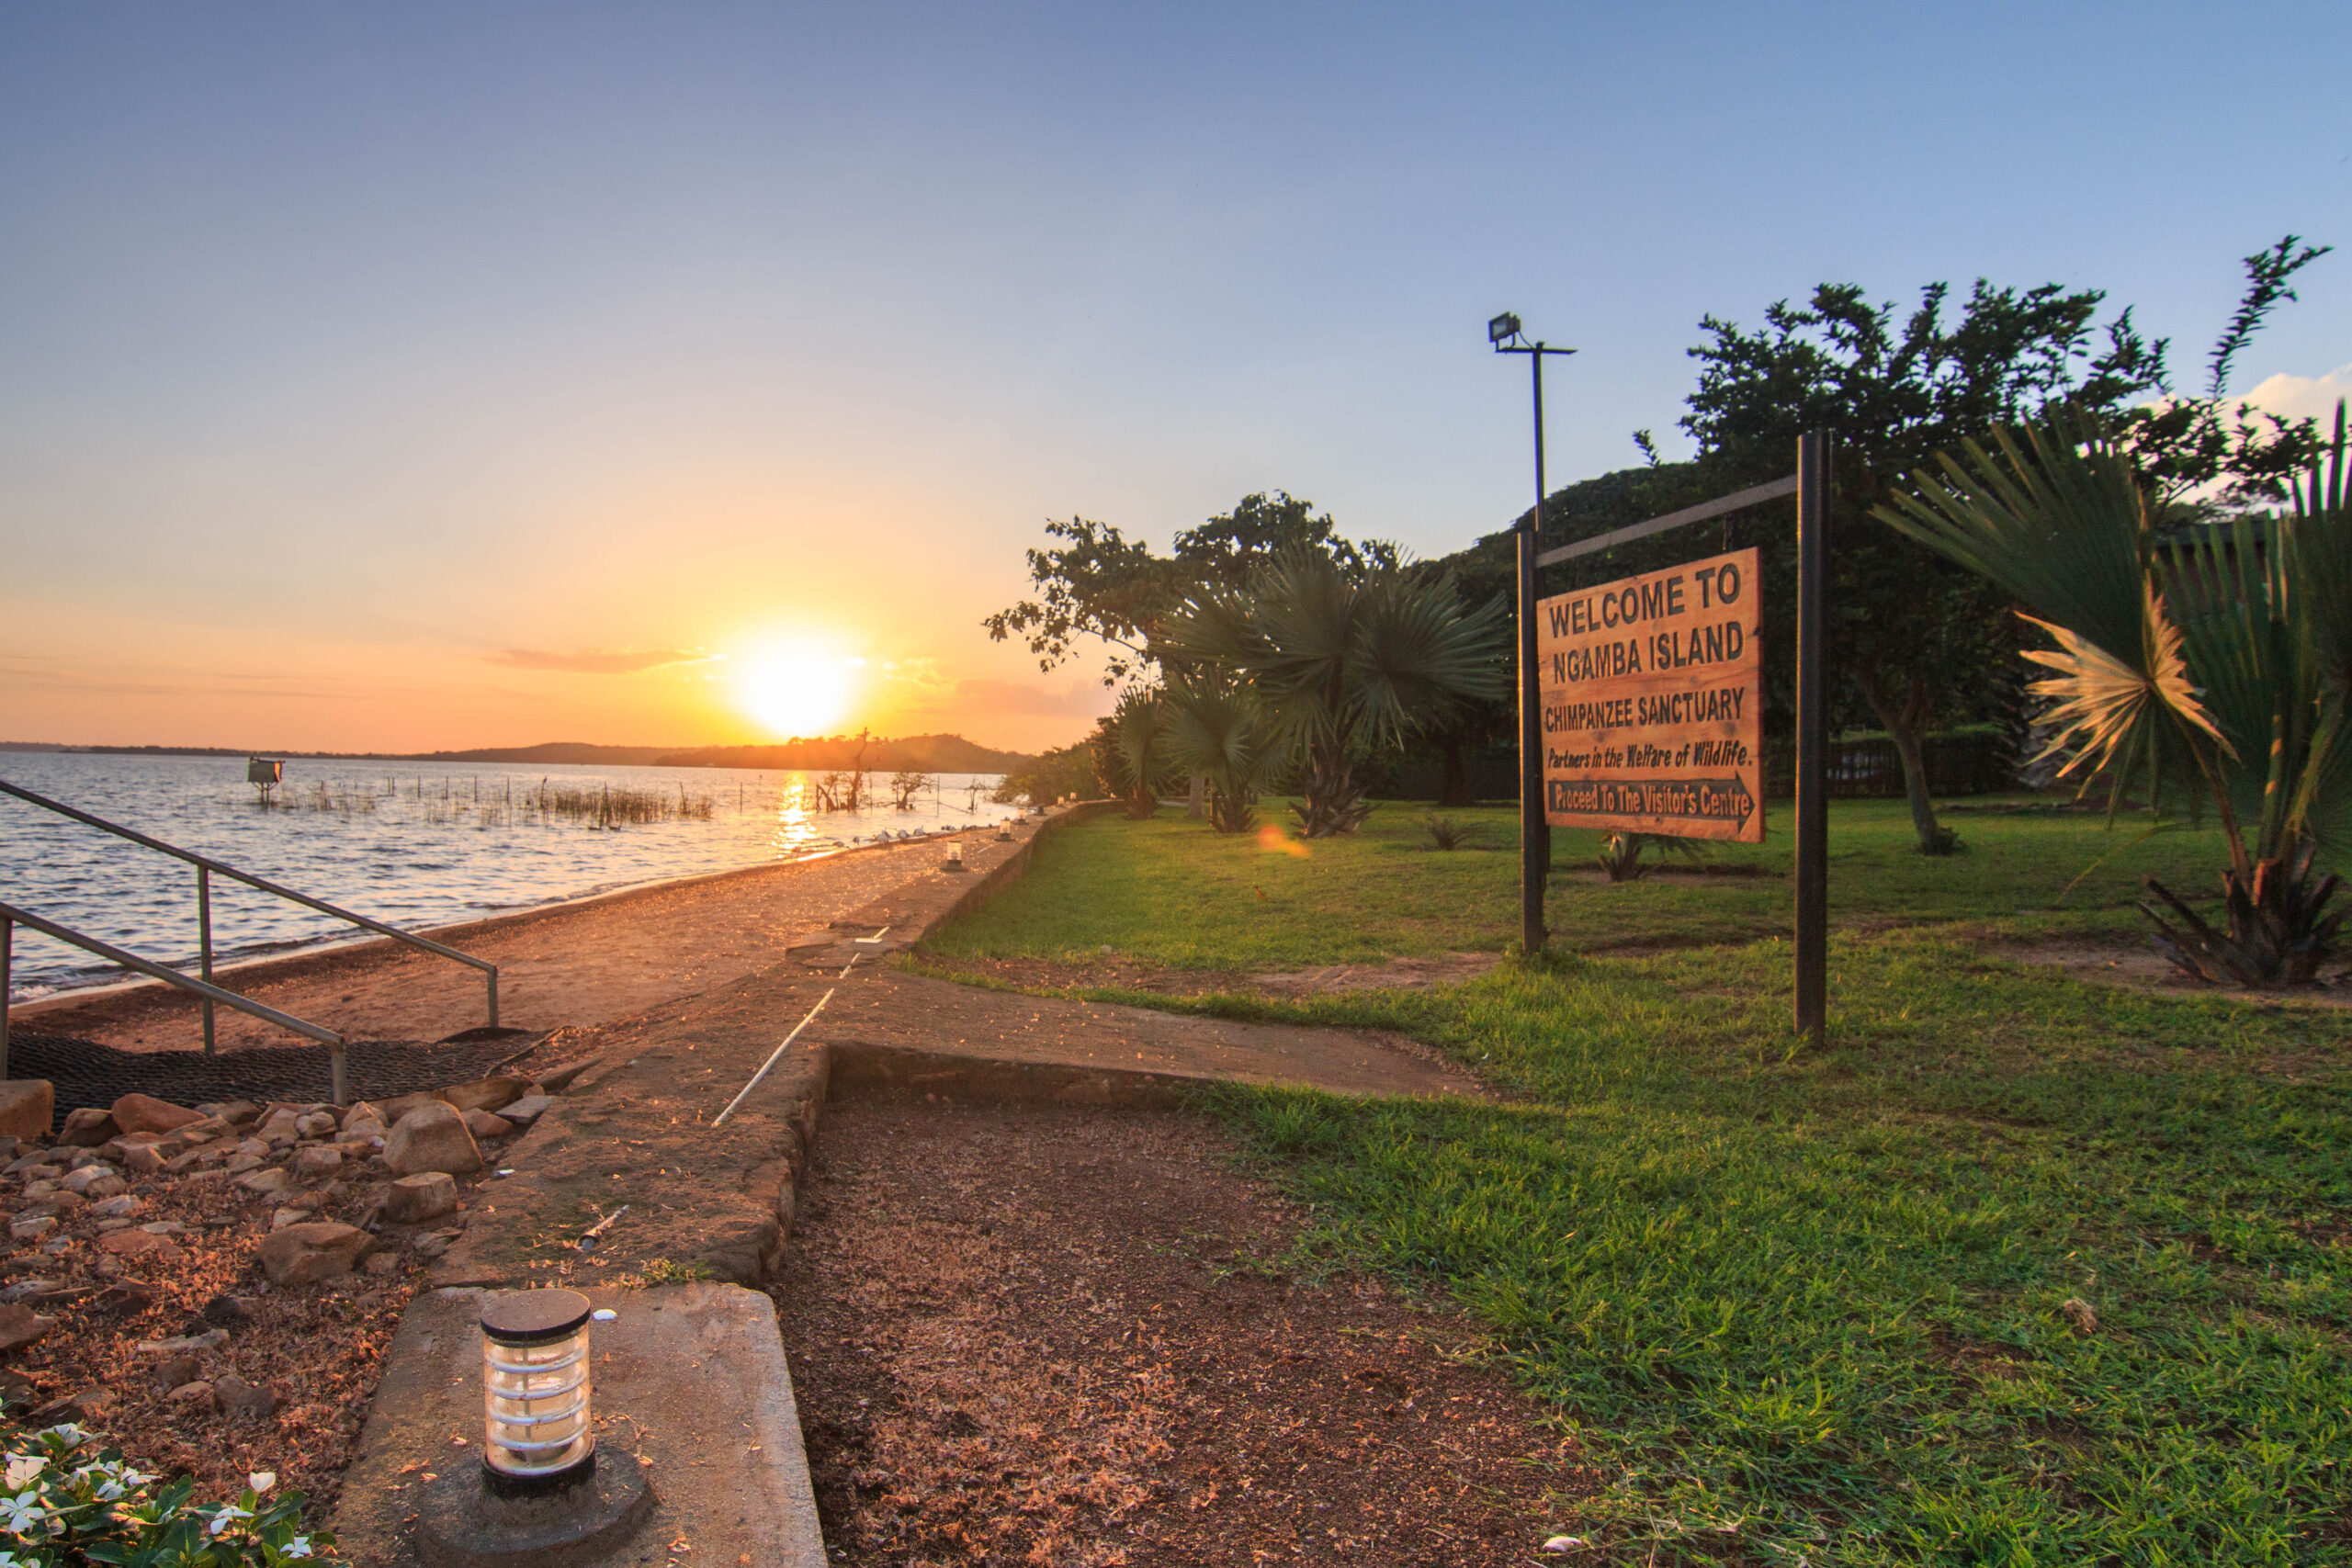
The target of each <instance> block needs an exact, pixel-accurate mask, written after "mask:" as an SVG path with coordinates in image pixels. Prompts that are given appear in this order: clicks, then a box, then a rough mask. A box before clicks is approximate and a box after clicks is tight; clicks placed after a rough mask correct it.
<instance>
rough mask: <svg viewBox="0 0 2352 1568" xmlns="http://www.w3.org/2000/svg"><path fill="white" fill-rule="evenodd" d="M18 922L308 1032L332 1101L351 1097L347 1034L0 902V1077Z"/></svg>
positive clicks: (341, 1101) (208, 998)
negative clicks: (322, 1057) (328, 1068)
mask: <svg viewBox="0 0 2352 1568" xmlns="http://www.w3.org/2000/svg"><path fill="white" fill-rule="evenodd" d="M15 926H27V927H29V928H30V929H32V930H34V931H39V932H40V934H41V935H43V936H45V937H49V938H51V939H52V940H54V941H57V942H68V943H71V944H72V945H73V946H75V947H78V948H81V949H82V950H83V951H84V952H85V953H96V954H97V955H98V956H99V957H100V958H103V959H106V960H107V961H108V962H110V963H114V964H121V965H122V966H123V967H124V968H125V969H135V970H137V971H138V972H139V973H140V974H141V975H146V976H153V978H155V979H158V980H161V981H163V982H164V984H165V985H168V986H177V987H179V988H180V989H181V990H183V991H194V992H195V993H196V994H197V995H198V996H199V997H202V998H204V1001H205V1005H206V1006H207V1007H209V1006H211V1005H212V1004H213V1003H215V1002H220V1003H225V1004H226V1005H227V1006H230V1007H232V1008H235V1009H236V1010H238V1011H240V1012H249V1013H251V1014H253V1015H254V1017H255V1018H258V1019H262V1020H264V1021H267V1022H270V1023H274V1024H276V1025H277V1027H278V1028H280V1029H290V1030H292V1031H293V1032H295V1033H297V1034H307V1035H309V1036H310V1037H311V1039H313V1040H316V1041H318V1042H319V1043H321V1044H322V1045H324V1046H325V1047H326V1048H327V1051H328V1053H329V1055H330V1056H331V1058H332V1061H333V1068H332V1071H333V1074H334V1102H335V1103H336V1104H337V1105H345V1104H348V1103H349V1102H350V1101H349V1098H348V1096H346V1095H345V1092H344V1091H345V1081H344V1059H343V1043H344V1042H343V1036H342V1035H340V1034H338V1033H336V1032H334V1030H332V1029H328V1028H326V1027H324V1026H323V1025H321V1024H316V1023H311V1022H310V1021H306V1020H303V1019H299V1018H296V1017H295V1016H294V1015H293V1014H292V1013H290V1012H280V1011H278V1010H277V1009H276V1008H274V1007H271V1006H269V1005H267V1004H266V1003H264V1002H257V1001H254V999H253V998H250V997H241V996H239V995H237V993H236V992H234V991H224V990H222V989H221V988H220V987H218V986H215V985H213V984H211V983H210V982H209V981H206V980H191V979H189V978H188V977H187V976H185V975H183V974H180V973H179V972H178V971H177V970H175V969H167V968H165V967H164V965H162V964H153V963H150V962H149V961H148V960H146V959H144V958H141V957H140V956H139V955H138V954H137V953H125V952H124V951H123V950H122V949H121V948H119V947H117V946H115V945H114V944H113V943H112V942H100V941H99V940H98V939H97V938H96V937H94V936H84V935H83V934H82V933H81V932H80V931H73V930H70V929H69V928H67V927H64V926H61V925H59V924H57V923H56V922H55V921H54V920H44V919H41V918H40V916H39V915H36V914H33V913H32V912H30V911H29V910H26V909H19V908H17V907H16V906H15V905H14V904H0V1078H6V1077H7V1076H8V1002H7V998H8V985H9V976H8V971H9V965H10V960H11V957H12V956H13V955H12V953H11V949H12V948H13V947H14V946H15V940H14V932H13V931H12V930H11V928H12V927H15Z"/></svg>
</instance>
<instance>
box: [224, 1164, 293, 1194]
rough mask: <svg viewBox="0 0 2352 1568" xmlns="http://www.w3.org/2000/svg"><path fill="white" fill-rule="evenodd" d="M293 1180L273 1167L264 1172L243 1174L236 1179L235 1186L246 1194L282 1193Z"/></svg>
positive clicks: (252, 1171)
mask: <svg viewBox="0 0 2352 1568" xmlns="http://www.w3.org/2000/svg"><path fill="white" fill-rule="evenodd" d="M293 1180H294V1179H293V1178H292V1177H290V1176H288V1175H287V1174H286V1173H285V1172H284V1171H282V1170H280V1169H278V1168H277V1167H276V1166H274V1165H273V1166H270V1167H269V1168H266V1169H264V1170H249V1171H247V1172H245V1174H244V1175H243V1176H241V1177H239V1178H237V1185H238V1186H240V1187H242V1188H243V1189H244V1190H246V1191H248V1192H264V1193H266V1192H278V1191H283V1190H285V1189H286V1188H287V1187H288V1186H289V1185H290V1184H291V1183H292V1182H293Z"/></svg>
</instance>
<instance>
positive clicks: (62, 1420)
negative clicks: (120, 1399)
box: [27, 1382, 115, 1431]
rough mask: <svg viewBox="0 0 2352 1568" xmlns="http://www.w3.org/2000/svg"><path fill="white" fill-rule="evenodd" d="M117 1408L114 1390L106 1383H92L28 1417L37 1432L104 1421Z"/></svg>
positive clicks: (45, 1405)
mask: <svg viewBox="0 0 2352 1568" xmlns="http://www.w3.org/2000/svg"><path fill="white" fill-rule="evenodd" d="M114 1407H115V1393H114V1390H112V1389H110V1388H108V1387H107V1385H106V1384H104V1383H96V1382H94V1383H92V1384H91V1385H90V1386H89V1387H87V1388H85V1389H82V1390H80V1391H78V1392H76V1393H68V1394H62V1395H60V1396H59V1397H57V1398H55V1399H52V1400H51V1401H50V1402H49V1403H48V1404H44V1405H42V1406H41V1407H40V1409H38V1410H35V1411H34V1412H33V1413H32V1414H31V1416H28V1417H27V1419H28V1422H29V1423H30V1425H31V1426H32V1427H33V1429H34V1430H35V1431H39V1430H40V1429H41V1428H43V1427H62V1426H64V1425H66V1424H67V1423H68V1422H72V1423H74V1424H76V1425H78V1424H80V1423H82V1422H85V1421H100V1420H104V1419H105V1418H106V1417H107V1416H108V1415H110V1414H111V1413H112V1412H113V1410H114Z"/></svg>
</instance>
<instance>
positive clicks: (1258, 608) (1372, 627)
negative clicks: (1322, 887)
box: [1157, 547, 1510, 839]
mask: <svg viewBox="0 0 2352 1568" xmlns="http://www.w3.org/2000/svg"><path fill="white" fill-rule="evenodd" d="M1506 640H1507V633H1506V631H1505V627H1504V615H1503V611H1502V606H1501V605H1500V604H1489V605H1487V606H1486V607H1485V608H1483V609H1479V610H1471V611H1464V608H1463V607H1462V604H1461V602H1460V600H1459V598H1458V596H1457V594H1456V592H1455V589H1454V585H1453V583H1452V582H1451V581H1448V580H1447V579H1445V578H1443V577H1442V576H1436V575H1432V574H1430V573H1429V572H1426V571H1422V570H1413V569H1411V568H1407V567H1401V566H1397V565H1393V564H1384V565H1369V564H1367V565H1364V566H1363V567H1361V568H1358V569H1354V570H1351V568H1350V566H1349V565H1348V564H1347V563H1346V562H1345V561H1343V560H1342V559H1340V558H1338V557H1337V556H1335V555H1334V554H1332V553H1331V552H1329V551H1322V550H1316V549H1312V548H1301V547H1292V548H1290V549H1286V550H1284V551H1283V553H1282V554H1280V555H1278V556H1277V557H1276V558H1274V560H1273V561H1272V564H1270V565H1268V566H1267V567H1265V568H1264V569H1263V570H1261V571H1258V572H1256V573H1254V574H1252V575H1251V576H1250V579H1249V581H1248V582H1247V584H1246V585H1245V586H1243V587H1241V588H1239V589H1215V590H1210V591H1207V592H1202V593H1200V594H1197V595H1195V596H1194V597H1193V598H1192V599H1191V600H1189V601H1187V602H1186V604H1184V606H1183V607H1182V609H1181V610H1178V611H1177V612H1175V613H1174V614H1172V615H1170V616H1168V617H1167V618H1166V619H1165V620H1164V621H1163V622H1162V623H1161V625H1160V628H1159V639H1158V643H1157V646H1158V647H1159V648H1160V649H1162V650H1163V651H1164V655H1165V657H1167V658H1169V659H1171V660H1179V661H1182V662H1183V663H1184V664H1186V665H1205V666H1209V667H1212V668H1215V669H1218V670H1222V671H1228V672H1230V673H1231V674H1232V675H1234V676H1235V677H1237V678H1238V679H1239V680H1241V681H1244V682H1248V684H1249V686H1250V689H1251V691H1252V692H1254V693H1255V694H1256V696H1257V698H1258V700H1259V702H1260V703H1261V705H1263V707H1264V709H1265V712H1266V715H1267V716H1268V718H1269V720H1270V721H1271V728H1272V733H1273V737H1274V739H1276V740H1277V741H1278V742H1280V743H1281V744H1282V745H1283V747H1284V748H1285V749H1287V750H1298V751H1301V752H1303V753H1304V756H1305V759H1306V778H1305V781H1304V794H1305V795H1306V800H1305V802H1304V804H1302V805H1301V806H1299V807H1296V809H1297V812H1298V815H1299V818H1300V819H1301V821H1302V823H1303V825H1304V831H1305V834H1306V837H1307V838H1310V839H1320V838H1327V837H1329V836H1330V835H1331V834H1334V833H1349V832H1353V831H1354V830H1355V829H1356V828H1357V827H1359V826H1360V825H1361V824H1362V823H1363V819H1364V818H1365V817H1366V816H1367V815H1369V813H1370V811H1371V809H1372V808H1371V807H1370V805H1369V804H1367V803H1366V802H1365V801H1364V799H1363V788H1362V786H1361V785H1360V784H1358V783H1357V782H1356V779H1355V775H1354V761H1355V751H1356V748H1357V746H1358V744H1359V743H1360V742H1367V741H1368V742H1374V743H1380V742H1394V741H1397V740H1398V739H1402V738H1403V736H1404V735H1405V734H1406V733H1407V732H1408V731H1410V730H1412V729H1414V728H1419V727H1420V726H1422V725H1425V724H1427V723H1430V722H1431V721H1432V720H1434V719H1438V718H1440V717H1442V716H1443V715H1444V714H1445V713H1446V711H1447V710H1449V709H1450V708H1452V707H1453V705H1456V704H1458V703H1461V702H1464V701H1466V700H1477V699H1491V698H1494V697H1496V696H1497V695H1498V694H1500V693H1502V692H1507V691H1508V690H1509V689H1510V687H1509V681H1508V678H1507V677H1506V676H1505V675H1504V674H1503V673H1502V666H1501V663H1500V661H1499V660H1498V658H1497V656H1496V648H1497V645H1498V644H1500V643H1503V642H1504V641H1506Z"/></svg>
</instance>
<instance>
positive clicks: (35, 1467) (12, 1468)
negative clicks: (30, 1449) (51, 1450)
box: [8, 1454, 49, 1492]
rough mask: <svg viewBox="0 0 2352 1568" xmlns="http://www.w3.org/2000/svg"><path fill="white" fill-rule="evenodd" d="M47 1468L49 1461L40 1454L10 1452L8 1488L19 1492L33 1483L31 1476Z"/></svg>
mask: <svg viewBox="0 0 2352 1568" xmlns="http://www.w3.org/2000/svg"><path fill="white" fill-rule="evenodd" d="M48 1468H49V1461H48V1460H47V1459H46V1458H44V1457H43V1456H41V1455H40V1454H10V1455H9V1456H8V1490H9V1491H11V1492H21V1491H23V1490H24V1489H25V1488H26V1487H28V1486H30V1485H31V1484H32V1483H33V1477H34V1476H36V1475H39V1474H40V1472H42V1471H44V1470H47V1469H48Z"/></svg>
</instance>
